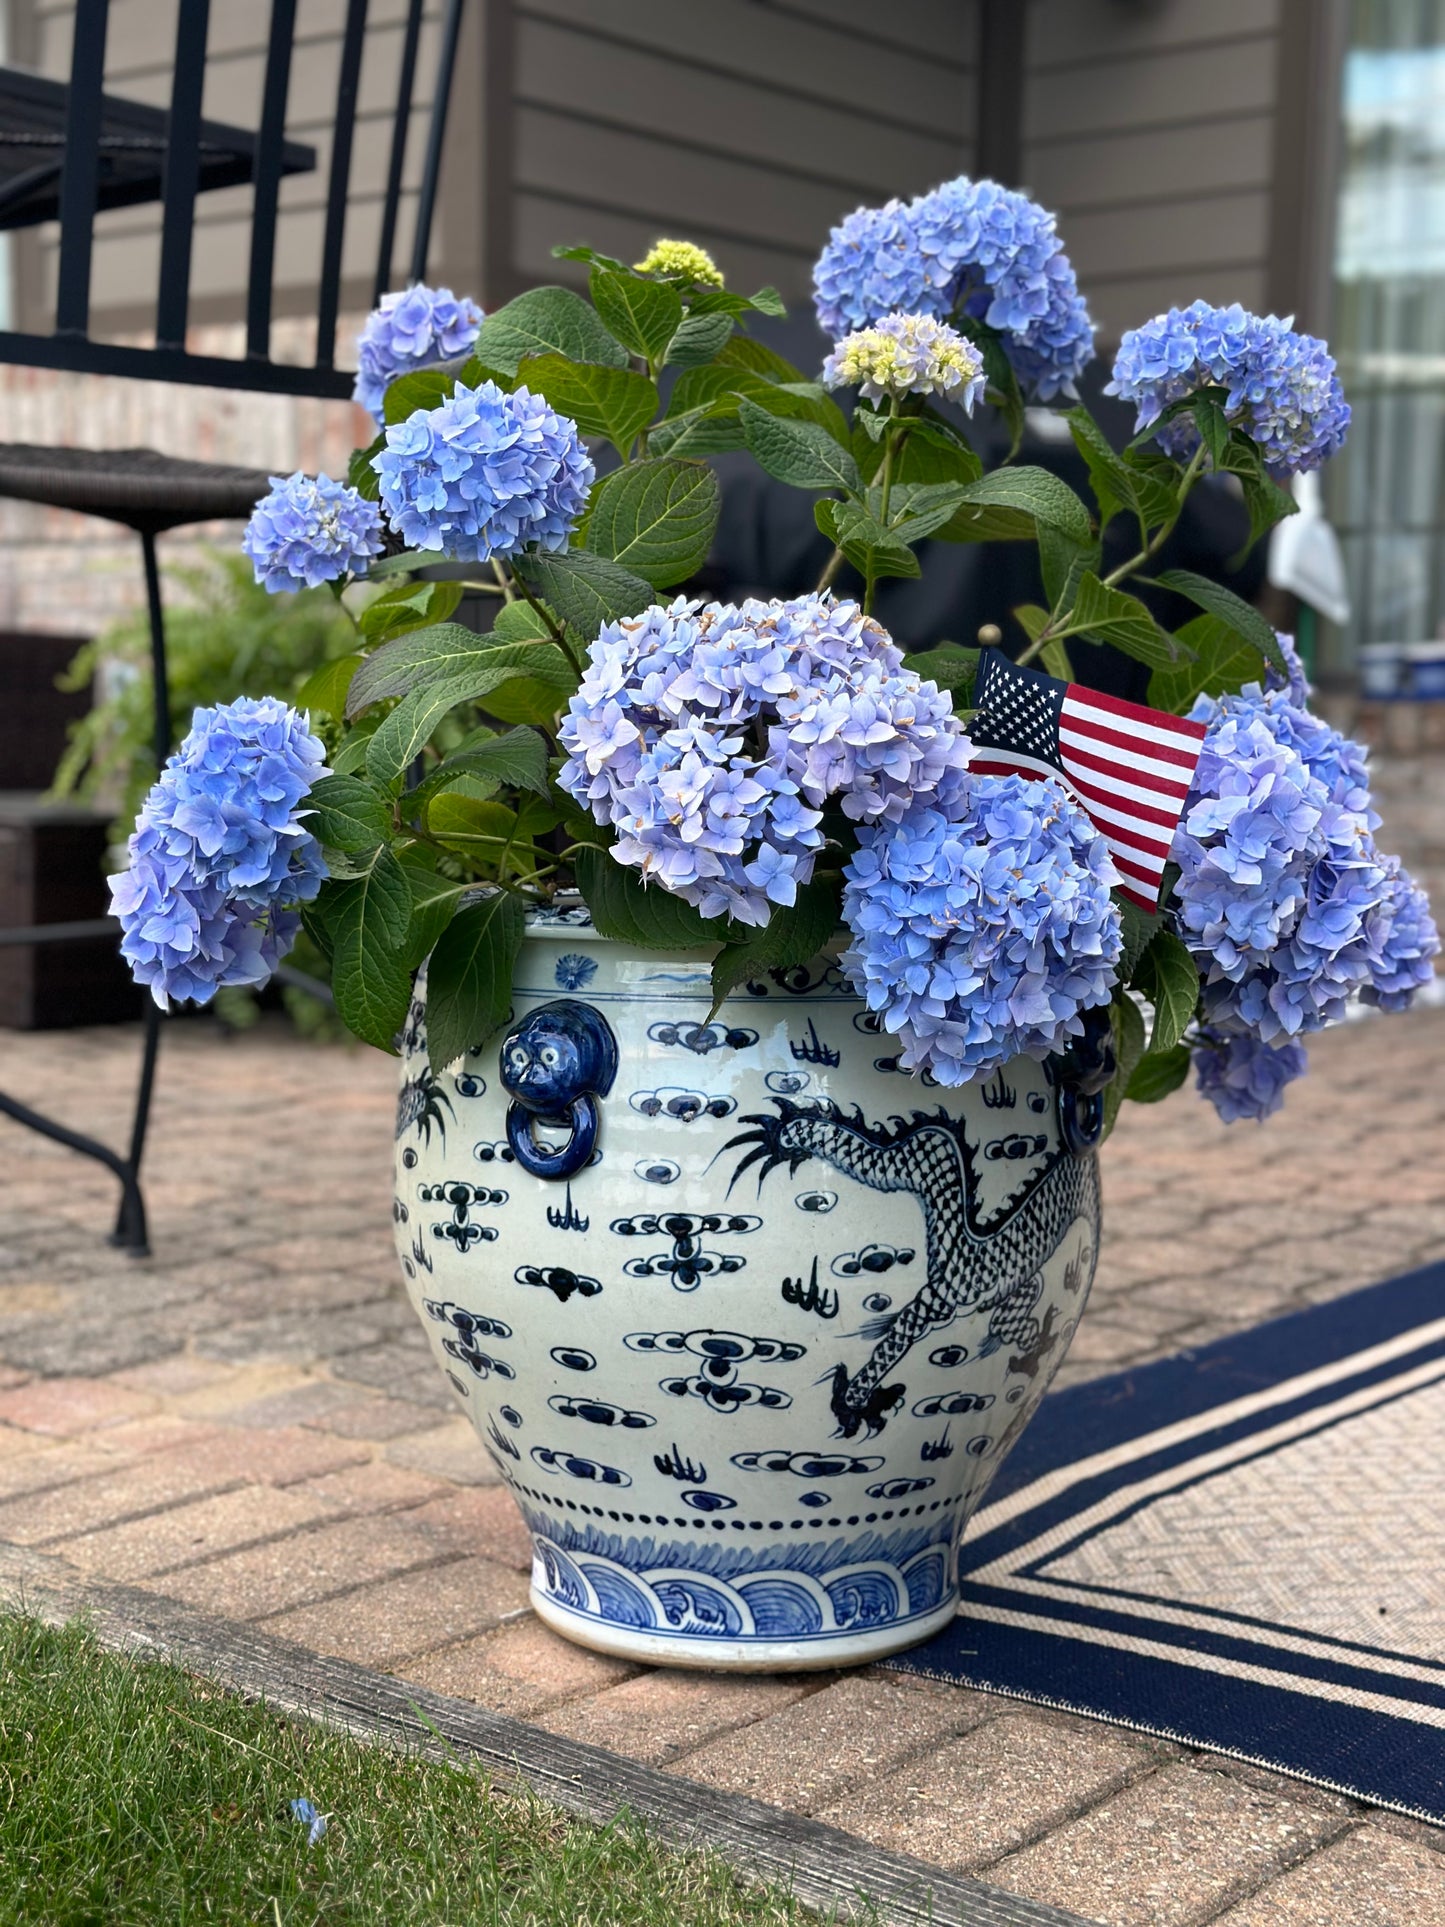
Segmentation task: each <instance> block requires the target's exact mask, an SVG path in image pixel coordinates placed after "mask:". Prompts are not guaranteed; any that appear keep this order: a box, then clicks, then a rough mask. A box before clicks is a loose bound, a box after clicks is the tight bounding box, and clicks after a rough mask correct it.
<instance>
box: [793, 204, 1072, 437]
mask: <svg viewBox="0 0 1445 1927" xmlns="http://www.w3.org/2000/svg"><path fill="white" fill-rule="evenodd" d="M813 288H814V302H815V305H816V308H817V314H818V321H819V323H820V325H821V326H822V327H823V329H824V330H825V331H826V332H827V333H828V334H830V335H833V336H835V337H836V336H840V335H844V334H847V333H849V332H852V331H854V330H857V329H861V328H866V327H868V326H870V325H871V324H873V323H876V322H877V321H879V320H880V319H881V318H882V317H883V316H884V315H887V314H890V313H892V312H894V311H895V310H902V311H904V312H907V313H910V314H929V315H935V316H947V315H950V314H953V313H955V312H961V313H964V314H968V315H970V316H972V317H974V318H975V319H977V320H980V321H983V322H985V323H986V324H987V325H988V326H989V327H990V328H994V329H997V330H998V331H999V333H1000V335H1001V338H1002V343H1003V348H1004V352H1005V353H1006V354H1007V355H1008V357H1009V360H1010V362H1011V363H1012V365H1013V368H1014V371H1015V373H1016V374H1017V376H1018V378H1019V381H1020V383H1021V385H1022V386H1023V387H1024V388H1025V389H1027V390H1028V391H1029V392H1031V393H1032V394H1035V395H1037V396H1038V398H1039V399H1040V400H1044V401H1049V400H1052V399H1053V398H1054V397H1055V396H1056V395H1059V394H1068V395H1072V394H1073V393H1074V384H1075V382H1076V381H1077V379H1078V377H1079V375H1080V374H1081V373H1082V371H1083V369H1084V368H1085V367H1086V366H1087V365H1088V363H1089V362H1090V361H1091V360H1092V359H1093V354H1094V330H1093V324H1092V323H1091V322H1090V320H1089V315H1088V310H1087V308H1086V306H1085V304H1084V301H1083V298H1082V296H1081V295H1080V294H1079V290H1078V284H1077V282H1076V281H1075V279H1074V271H1073V268H1072V267H1071V265H1070V263H1069V258H1068V256H1067V254H1065V252H1064V250H1063V248H1062V246H1061V245H1060V242H1059V238H1058V234H1057V232H1056V230H1055V224H1054V217H1053V215H1052V214H1050V213H1048V212H1047V211H1046V210H1045V209H1044V208H1042V207H1040V206H1039V204H1038V203H1037V202H1036V201H1031V200H1030V199H1029V198H1028V196H1027V195H1025V194H1017V193H1015V192H1014V191H1013V190H1012V189H1010V188H1006V187H1000V186H999V184H998V183H997V182H996V181H974V180H970V179H969V178H968V176H967V175H960V176H959V178H958V179H957V180H953V181H947V182H945V183H944V184H943V186H942V187H937V188H934V189H933V190H932V192H931V193H928V194H921V195H919V196H918V197H917V198H916V199H915V200H912V201H910V202H908V203H907V204H906V205H905V204H904V203H903V202H901V201H890V202H889V203H888V204H887V206H886V207H882V208H858V209H857V210H856V211H855V212H854V213H852V214H850V215H849V216H848V217H847V219H846V220H845V221H843V222H842V223H841V224H840V225H839V226H838V227H836V228H834V229H833V231H832V233H831V235H830V236H829V240H828V245H827V247H826V248H825V249H824V250H823V253H822V255H821V257H820V258H819V260H818V263H817V266H816V267H815V268H814V270H813Z"/></svg>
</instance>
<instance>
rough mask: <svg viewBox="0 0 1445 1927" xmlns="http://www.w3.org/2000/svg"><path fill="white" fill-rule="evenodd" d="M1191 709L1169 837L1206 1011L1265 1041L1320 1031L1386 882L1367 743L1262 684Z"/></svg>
mask: <svg viewBox="0 0 1445 1927" xmlns="http://www.w3.org/2000/svg"><path fill="white" fill-rule="evenodd" d="M1193 714H1194V716H1195V718H1196V719H1197V720H1199V721H1202V722H1205V723H1207V724H1208V725H1209V733H1208V735H1207V736H1206V737H1205V741H1204V748H1203V751H1202V753H1201V755H1200V759H1199V764H1198V767H1197V769H1196V771H1195V775H1194V782H1193V786H1192V788H1191V791H1190V799H1189V802H1188V803H1187V805H1186V807H1185V813H1184V817H1183V819H1182V821H1181V823H1180V826H1179V832H1178V835H1177V836H1176V838H1175V841H1174V849H1173V855H1174V858H1175V861H1176V862H1177V863H1178V864H1179V865H1180V869H1181V875H1180V879H1179V883H1178V885H1177V886H1176V892H1175V894H1176V898H1177V909H1176V911H1175V919H1176V923H1177V926H1178V928H1179V932H1180V934H1181V936H1182V937H1183V939H1184V941H1185V943H1186V944H1187V945H1188V946H1189V948H1190V950H1191V951H1192V952H1193V954H1194V957H1195V960H1196V961H1197V963H1198V964H1199V968H1200V975H1201V977H1202V979H1203V984H1204V1010H1205V1015H1206V1017H1207V1018H1208V1020H1209V1022H1210V1023H1211V1024H1213V1025H1214V1026H1216V1027H1217V1028H1222V1029H1226V1030H1232V1029H1246V1030H1250V1031H1252V1032H1254V1033H1255V1034H1256V1035H1257V1036H1258V1037H1259V1038H1261V1039H1262V1040H1263V1041H1264V1042H1266V1043H1274V1042H1278V1041H1280V1040H1282V1039H1286V1038H1290V1037H1296V1036H1301V1035H1304V1034H1306V1033H1308V1032H1310V1031H1315V1030H1319V1029H1321V1028H1322V1027H1323V1026H1324V1025H1325V1024H1328V1023H1333V1022H1334V1021H1335V1020H1336V1019H1337V1018H1339V1017H1340V1016H1342V1015H1343V1014H1344V1008H1345V1004H1346V1003H1347V1001H1348V999H1349V997H1350V996H1351V994H1352V993H1353V992H1355V991H1357V990H1359V989H1360V988H1361V987H1362V986H1363V985H1364V984H1365V983H1366V982H1367V981H1368V980H1369V975H1370V951H1371V945H1370V931H1371V928H1372V923H1373V919H1374V918H1375V915H1376V912H1377V910H1378V907H1379V905H1380V902H1381V899H1382V897H1383V895H1384V891H1385V885H1386V878H1385V872H1384V869H1383V867H1382V865H1381V863H1380V860H1379V857H1378V854H1377V852H1376V850H1375V845H1374V838H1373V834H1372V832H1373V831H1374V830H1375V828H1376V827H1377V825H1378V822H1379V819H1378V817H1377V816H1375V814H1374V812H1373V811H1372V810H1371V808H1370V797H1369V778H1368V771H1367V768H1366V762H1365V753H1364V751H1363V750H1362V749H1361V748H1360V747H1359V745H1358V744H1356V743H1351V742H1349V741H1348V740H1347V739H1346V738H1345V737H1343V736H1341V735H1340V734H1339V732H1338V731H1337V730H1333V729H1331V728H1330V727H1329V725H1328V724H1327V723H1325V722H1322V721H1321V720H1320V718H1318V717H1317V716H1312V715H1310V714H1309V712H1308V711H1307V710H1303V709H1301V708H1299V706H1298V705H1297V704H1295V703H1293V702H1291V701H1290V699H1289V697H1288V696H1287V695H1286V694H1285V693H1284V692H1283V691H1276V690H1272V691H1265V690H1262V689H1261V688H1260V687H1259V686H1258V684H1253V683H1252V684H1249V685H1248V686H1247V687H1246V688H1245V689H1243V690H1242V691H1241V692H1240V693H1239V694H1238V695H1234V696H1226V697H1223V698H1214V697H1209V696H1204V697H1201V698H1200V699H1199V701H1198V702H1197V703H1196V704H1195V707H1194V711H1193Z"/></svg>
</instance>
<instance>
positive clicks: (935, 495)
mask: <svg viewBox="0 0 1445 1927" xmlns="http://www.w3.org/2000/svg"><path fill="white" fill-rule="evenodd" d="M963 491H964V484H963V483H962V482H907V483H905V482H902V481H897V482H895V484H894V488H893V491H892V494H891V495H890V497H889V502H888V509H889V514H890V516H892V517H894V518H896V519H894V520H892V521H890V523H889V528H890V529H891V531H892V533H893V534H894V535H896V536H897V537H898V539H899V541H900V542H921V541H922V540H923V538H924V537H925V536H926V535H932V534H933V532H934V530H935V529H941V528H942V527H943V525H944V523H945V522H947V521H948V520H949V518H950V517H951V516H953V515H954V514H955V513H956V512H957V510H958V508H959V505H960V503H961V502H962V501H963ZM874 493H875V491H874V490H871V489H870V490H869V493H868V500H869V505H870V507H871V506H874V503H873V496H874ZM876 493H877V494H878V496H879V502H878V504H877V506H878V507H880V508H881V506H882V491H881V490H878V491H876Z"/></svg>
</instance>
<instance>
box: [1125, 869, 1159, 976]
mask: <svg viewBox="0 0 1445 1927" xmlns="http://www.w3.org/2000/svg"><path fill="white" fill-rule="evenodd" d="M1113 896H1114V904H1115V907H1116V908H1117V910H1118V912H1119V923H1120V926H1121V929H1122V931H1123V936H1124V953H1123V955H1122V956H1121V957H1120V959H1119V981H1120V982H1121V983H1125V984H1128V983H1132V982H1133V981H1134V972H1135V971H1136V970H1137V969H1138V967H1139V959H1140V958H1141V957H1142V956H1143V955H1144V952H1145V951H1146V950H1147V949H1148V948H1149V946H1150V944H1151V943H1153V941H1154V939H1155V937H1156V936H1157V935H1158V933H1159V931H1160V930H1161V929H1162V928H1163V924H1162V923H1161V921H1160V918H1159V913H1158V911H1157V910H1141V909H1140V907H1139V905H1138V904H1137V903H1135V901H1134V899H1133V898H1132V897H1126V896H1123V895H1121V893H1120V892H1119V891H1117V890H1115V891H1114V893H1113Z"/></svg>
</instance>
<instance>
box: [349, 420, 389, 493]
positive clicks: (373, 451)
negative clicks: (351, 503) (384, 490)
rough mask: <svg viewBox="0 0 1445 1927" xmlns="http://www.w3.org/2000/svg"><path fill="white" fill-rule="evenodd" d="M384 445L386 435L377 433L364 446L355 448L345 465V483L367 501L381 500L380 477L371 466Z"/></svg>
mask: <svg viewBox="0 0 1445 1927" xmlns="http://www.w3.org/2000/svg"><path fill="white" fill-rule="evenodd" d="M385 447H386V436H385V435H378V436H377V438H376V440H375V441H374V442H372V443H370V444H369V446H368V447H366V448H358V449H356V450H355V451H354V452H353V454H352V457H351V460H350V461H349V462H348V463H347V465H346V485H347V487H348V488H354V489H355V490H356V492H357V494H358V495H360V496H362V497H363V498H364V499H365V500H366V501H368V502H378V501H380V500H381V477H380V476H379V475H378V474H377V472H376V470H375V469H374V468H373V467H372V466H371V464H372V463H373V461H375V459H376V457H377V456H378V455H379V454H380V453H381V451H382V449H384V448H385Z"/></svg>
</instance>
